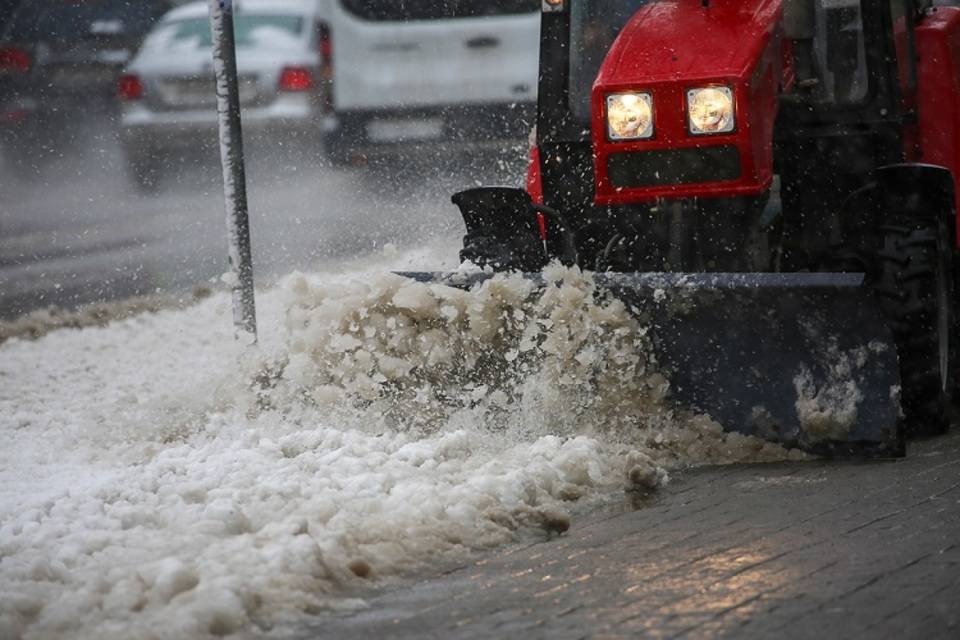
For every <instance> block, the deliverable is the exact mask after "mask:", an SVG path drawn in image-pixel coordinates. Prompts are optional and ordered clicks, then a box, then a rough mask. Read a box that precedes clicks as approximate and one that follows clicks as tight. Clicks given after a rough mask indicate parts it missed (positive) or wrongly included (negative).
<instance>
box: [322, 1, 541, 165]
mask: <svg viewBox="0 0 960 640" xmlns="http://www.w3.org/2000/svg"><path fill="white" fill-rule="evenodd" d="M330 21H331V31H332V36H333V111H334V113H335V119H334V124H333V126H332V130H331V131H330V132H329V133H328V136H327V143H328V151H329V153H330V157H331V159H332V160H333V161H334V162H336V163H341V164H342V163H350V162H353V161H355V160H357V159H359V158H362V157H363V156H365V155H367V154H369V153H370V152H372V151H375V150H377V149H379V150H381V151H382V150H389V149H390V148H391V147H396V146H397V145H410V144H428V145H436V144H438V143H441V142H447V143H453V144H456V145H465V144H466V143H477V142H491V141H496V140H503V139H520V138H523V137H525V136H526V135H527V133H528V132H529V130H530V128H531V127H532V126H533V121H534V119H535V115H536V99H537V66H538V59H537V58H538V55H539V31H540V0H334V2H333V6H332V7H331V16H330Z"/></svg>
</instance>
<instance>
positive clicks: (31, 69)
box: [0, 0, 171, 154]
mask: <svg viewBox="0 0 960 640" xmlns="http://www.w3.org/2000/svg"><path fill="white" fill-rule="evenodd" d="M0 2H9V0H0ZM170 5H171V3H169V2H167V1H166V0H82V1H75V0H71V1H67V0H56V1H51V0H23V1H22V2H20V3H19V7H18V8H17V9H15V10H14V11H13V13H12V16H11V17H10V18H9V19H8V20H7V21H6V23H5V24H4V25H3V27H2V28H0V135H2V137H3V138H4V139H5V141H6V143H7V144H6V145H5V146H7V147H11V146H12V147H13V148H14V149H15V153H17V154H27V153H30V152H31V151H35V150H37V149H38V148H40V147H43V146H44V145H45V144H47V142H48V141H49V139H50V136H51V135H55V134H56V133H58V132H64V131H67V132H69V131H71V130H72V129H74V128H76V124H77V123H78V122H83V121H84V120H85V119H86V118H87V117H89V115H90V113H91V112H95V111H102V110H103V109H105V108H110V107H111V106H113V105H114V104H115V100H114V99H113V98H114V95H115V92H116V86H117V79H118V78H119V76H120V72H121V71H122V69H123V67H124V65H126V64H127V62H128V61H129V60H130V59H131V57H132V56H133V54H134V52H135V51H136V50H137V47H138V46H139V45H140V42H141V41H142V40H143V37H144V35H145V34H146V33H147V31H148V30H149V29H150V28H151V27H152V26H153V24H154V22H155V21H156V20H157V19H159V18H160V16H162V15H163V14H164V13H165V12H166V11H167V10H168V9H169V8H170ZM38 136H39V138H38Z"/></svg>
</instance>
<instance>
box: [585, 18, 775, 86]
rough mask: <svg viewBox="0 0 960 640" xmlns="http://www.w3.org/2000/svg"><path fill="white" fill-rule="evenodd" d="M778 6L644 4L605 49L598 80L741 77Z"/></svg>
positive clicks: (759, 47)
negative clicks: (606, 50)
mask: <svg viewBox="0 0 960 640" xmlns="http://www.w3.org/2000/svg"><path fill="white" fill-rule="evenodd" d="M781 7H782V2H781V0H712V1H711V2H710V4H709V5H708V6H706V7H704V6H703V3H702V1H701V0H672V1H671V0H662V1H660V2H652V3H650V4H647V5H645V6H644V7H643V8H642V9H641V10H640V11H638V12H637V13H636V15H634V17H633V18H632V19H631V20H630V21H629V22H628V23H627V25H626V26H625V27H624V29H623V31H622V32H621V33H620V37H619V38H618V39H617V41H616V42H615V43H614V45H613V47H611V49H610V53H609V54H608V55H607V59H606V61H605V62H604V64H603V67H602V69H601V71H600V76H599V78H598V82H600V83H603V84H609V83H645V82H657V81H661V80H701V79H702V80H711V79H714V78H727V77H739V78H744V79H745V78H746V77H747V74H748V73H749V72H750V71H751V70H752V69H753V67H754V66H755V65H756V63H757V58H758V56H759V55H760V54H761V53H762V51H763V49H764V48H765V46H766V44H767V43H768V42H769V40H770V39H771V37H772V36H773V35H774V33H775V31H776V28H777V27H778V25H779V23H780V21H781V16H782V13H783V12H782V8H781Z"/></svg>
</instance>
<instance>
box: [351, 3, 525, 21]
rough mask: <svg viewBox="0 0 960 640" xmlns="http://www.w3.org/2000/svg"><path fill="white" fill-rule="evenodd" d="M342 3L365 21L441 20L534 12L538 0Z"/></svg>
mask: <svg viewBox="0 0 960 640" xmlns="http://www.w3.org/2000/svg"><path fill="white" fill-rule="evenodd" d="M343 6H344V8H345V9H346V10H347V11H349V12H350V13H352V14H354V15H355V16H358V17H360V18H363V19H364V20H380V21H387V20H441V19H444V18H447V19H449V18H473V17H479V16H496V15H509V14H518V13H533V12H535V11H537V10H538V9H539V8H540V0H499V1H490V0H343Z"/></svg>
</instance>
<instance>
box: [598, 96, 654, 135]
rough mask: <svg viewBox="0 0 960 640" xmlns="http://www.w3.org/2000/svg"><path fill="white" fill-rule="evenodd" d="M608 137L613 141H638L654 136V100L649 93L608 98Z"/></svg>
mask: <svg viewBox="0 0 960 640" xmlns="http://www.w3.org/2000/svg"><path fill="white" fill-rule="evenodd" d="M607 135H608V136H609V137H610V139H611V140H637V139H640V138H649V137H651V136H652V135H653V98H651V97H650V94H649V93H637V92H634V93H611V94H609V95H608V96H607Z"/></svg>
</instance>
